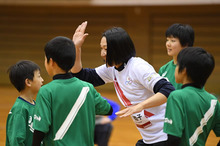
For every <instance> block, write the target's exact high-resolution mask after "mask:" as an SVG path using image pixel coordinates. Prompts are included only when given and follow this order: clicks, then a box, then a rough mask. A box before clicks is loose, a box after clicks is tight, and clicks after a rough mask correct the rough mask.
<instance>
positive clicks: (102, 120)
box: [94, 97, 120, 146]
mask: <svg viewBox="0 0 220 146" xmlns="http://www.w3.org/2000/svg"><path fill="white" fill-rule="evenodd" d="M103 98H104V97H103ZM105 99H106V100H107V101H108V103H109V104H110V105H111V106H112V108H113V112H112V115H110V116H101V115H100V116H99V115H97V116H96V121H95V139H94V140H95V141H94V143H95V144H96V145H98V146H108V142H109V139H110V136H111V133H112V130H113V125H112V121H114V120H115V119H116V117H117V115H116V114H115V113H116V112H117V111H119V110H120V105H119V104H118V103H117V102H114V101H112V100H109V99H107V98H105Z"/></svg>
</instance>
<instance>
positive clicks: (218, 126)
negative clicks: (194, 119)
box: [213, 101, 220, 137]
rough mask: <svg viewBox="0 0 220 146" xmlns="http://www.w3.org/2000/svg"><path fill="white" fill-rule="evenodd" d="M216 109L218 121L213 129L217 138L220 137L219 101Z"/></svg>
mask: <svg viewBox="0 0 220 146" xmlns="http://www.w3.org/2000/svg"><path fill="white" fill-rule="evenodd" d="M216 109H217V110H216V120H215V121H216V123H215V126H214V128H213V131H214V133H215V135H216V136H217V137H220V103H219V101H218V102H217V105H216Z"/></svg>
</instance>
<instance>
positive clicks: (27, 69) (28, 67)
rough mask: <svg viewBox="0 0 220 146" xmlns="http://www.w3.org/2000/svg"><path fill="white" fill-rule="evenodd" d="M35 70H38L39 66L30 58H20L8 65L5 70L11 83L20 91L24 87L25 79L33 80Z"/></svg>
mask: <svg viewBox="0 0 220 146" xmlns="http://www.w3.org/2000/svg"><path fill="white" fill-rule="evenodd" d="M37 70H39V71H40V67H39V66H38V65H37V64H36V63H34V62H32V61H30V60H22V61H19V62H17V63H16V64H15V65H12V66H11V67H9V69H8V71H7V72H8V73H9V79H10V81H11V83H12V84H13V85H14V87H15V88H16V89H17V90H18V92H20V91H22V90H24V89H25V80H26V79H29V80H32V81H33V78H34V72H35V71H37Z"/></svg>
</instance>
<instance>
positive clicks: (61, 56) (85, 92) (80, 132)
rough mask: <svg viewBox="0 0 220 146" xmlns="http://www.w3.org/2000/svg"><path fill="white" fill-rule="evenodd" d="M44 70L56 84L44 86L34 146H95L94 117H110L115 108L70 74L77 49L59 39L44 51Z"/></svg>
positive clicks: (60, 37)
mask: <svg viewBox="0 0 220 146" xmlns="http://www.w3.org/2000/svg"><path fill="white" fill-rule="evenodd" d="M44 52H45V68H46V70H47V72H48V74H49V75H50V76H51V77H53V81H51V82H50V83H48V84H46V85H44V86H43V87H41V89H40V90H39V92H38V94H37V99H36V107H35V111H34V124H33V127H34V129H35V131H34V137H33V144H32V145H33V146H39V145H40V144H41V141H42V140H43V145H48V146H54V145H56V146H59V145H62V146H92V145H94V128H95V115H96V114H97V115H110V114H111V113H112V108H111V106H110V104H109V103H108V102H107V100H106V99H104V98H102V97H101V95H100V94H99V93H98V92H97V91H96V90H95V88H94V87H93V85H92V84H90V83H87V82H84V81H81V80H79V79H77V78H76V77H73V76H72V74H71V73H70V72H69V71H70V69H71V68H72V67H73V65H74V62H75V46H74V44H73V41H72V40H71V39H69V38H66V37H62V36H58V37H55V38H53V39H52V40H50V41H49V42H48V43H47V44H46V46H45V48H44Z"/></svg>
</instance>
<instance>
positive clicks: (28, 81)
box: [25, 79, 31, 87]
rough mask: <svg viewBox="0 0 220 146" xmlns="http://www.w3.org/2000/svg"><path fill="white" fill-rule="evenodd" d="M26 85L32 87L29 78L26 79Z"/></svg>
mask: <svg viewBox="0 0 220 146" xmlns="http://www.w3.org/2000/svg"><path fill="white" fill-rule="evenodd" d="M25 85H26V86H28V87H30V86H31V81H30V80H29V79H25Z"/></svg>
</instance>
